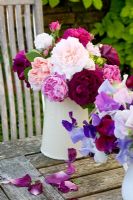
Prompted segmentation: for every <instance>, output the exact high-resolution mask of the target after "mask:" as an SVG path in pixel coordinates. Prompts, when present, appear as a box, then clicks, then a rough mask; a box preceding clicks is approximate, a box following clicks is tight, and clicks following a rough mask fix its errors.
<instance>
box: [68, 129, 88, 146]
mask: <svg viewBox="0 0 133 200" xmlns="http://www.w3.org/2000/svg"><path fill="white" fill-rule="evenodd" d="M70 137H71V140H72V142H73V143H74V144H75V143H77V142H79V141H81V140H83V138H84V137H85V135H84V129H83V128H73V129H72V131H71V132H70Z"/></svg>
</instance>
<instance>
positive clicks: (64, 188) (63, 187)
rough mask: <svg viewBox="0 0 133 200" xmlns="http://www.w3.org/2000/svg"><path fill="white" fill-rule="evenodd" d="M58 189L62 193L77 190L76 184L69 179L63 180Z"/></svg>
mask: <svg viewBox="0 0 133 200" xmlns="http://www.w3.org/2000/svg"><path fill="white" fill-rule="evenodd" d="M58 190H59V191H61V192H62V193H68V192H70V191H77V190H78V186H77V185H75V184H74V183H72V182H71V181H64V182H62V183H61V184H60V185H59V187H58Z"/></svg>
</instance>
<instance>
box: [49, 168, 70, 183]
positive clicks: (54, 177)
mask: <svg viewBox="0 0 133 200" xmlns="http://www.w3.org/2000/svg"><path fill="white" fill-rule="evenodd" d="M69 178H70V176H69V175H68V174H67V173H65V172H63V171H60V172H57V173H54V174H51V175H48V176H46V177H45V181H46V183H48V184H52V185H56V186H58V185H60V184H61V182H63V181H66V180H68V179H69Z"/></svg>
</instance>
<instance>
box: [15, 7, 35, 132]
mask: <svg viewBox="0 0 133 200" xmlns="http://www.w3.org/2000/svg"><path fill="white" fill-rule="evenodd" d="M15 13H16V27H17V40H18V48H19V50H24V49H25V45H24V30H23V23H22V13H21V6H20V5H16V7H15ZM24 91H25V104H26V121H27V128H28V130H27V132H28V135H31V131H30V127H31V130H32V126H33V120H32V107H31V94H30V90H29V89H27V88H26V85H25V84H24Z"/></svg>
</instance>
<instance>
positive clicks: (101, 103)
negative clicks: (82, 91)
mask: <svg viewBox="0 0 133 200" xmlns="http://www.w3.org/2000/svg"><path fill="white" fill-rule="evenodd" d="M95 104H96V106H97V108H98V109H99V111H100V112H103V111H112V110H118V109H119V107H120V104H119V103H117V102H116V101H114V100H113V98H111V97H110V96H109V95H107V94H106V93H105V92H101V93H100V94H99V95H98V96H97V97H96V101H95Z"/></svg>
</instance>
